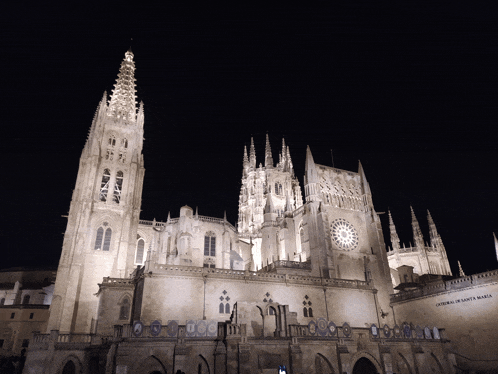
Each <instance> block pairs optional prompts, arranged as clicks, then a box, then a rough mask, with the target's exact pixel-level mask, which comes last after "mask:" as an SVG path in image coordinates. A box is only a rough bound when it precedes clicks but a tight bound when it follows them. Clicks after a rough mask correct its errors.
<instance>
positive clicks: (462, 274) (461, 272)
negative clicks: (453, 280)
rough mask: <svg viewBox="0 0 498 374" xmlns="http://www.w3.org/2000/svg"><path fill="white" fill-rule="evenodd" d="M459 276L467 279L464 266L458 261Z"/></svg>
mask: <svg viewBox="0 0 498 374" xmlns="http://www.w3.org/2000/svg"><path fill="white" fill-rule="evenodd" d="M458 275H459V276H461V277H465V273H464V272H463V269H462V265H460V261H458Z"/></svg>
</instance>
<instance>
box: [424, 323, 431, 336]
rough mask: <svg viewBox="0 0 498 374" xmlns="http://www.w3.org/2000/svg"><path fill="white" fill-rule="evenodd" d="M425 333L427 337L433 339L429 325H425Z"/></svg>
mask: <svg viewBox="0 0 498 374" xmlns="http://www.w3.org/2000/svg"><path fill="white" fill-rule="evenodd" d="M424 335H425V338H426V339H432V336H431V329H430V328H428V327H427V326H425V328H424Z"/></svg>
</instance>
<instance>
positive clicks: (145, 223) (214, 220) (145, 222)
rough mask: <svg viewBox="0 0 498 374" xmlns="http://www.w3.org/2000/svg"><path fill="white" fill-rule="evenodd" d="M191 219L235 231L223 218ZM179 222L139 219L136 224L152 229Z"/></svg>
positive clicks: (171, 219) (203, 217) (196, 217)
mask: <svg viewBox="0 0 498 374" xmlns="http://www.w3.org/2000/svg"><path fill="white" fill-rule="evenodd" d="M192 218H193V219H198V220H199V221H202V222H211V223H216V224H218V225H223V224H224V225H226V226H228V227H229V228H230V229H232V231H234V232H235V231H236V230H235V227H234V226H233V225H232V224H231V223H230V222H228V221H225V219H224V218H215V217H208V216H199V215H198V216H195V215H194V216H192ZM179 220H180V218H178V217H177V218H170V219H169V221H168V222H160V221H148V220H145V219H141V220H139V221H138V224H139V225H143V226H153V227H165V226H166V225H168V224H171V225H174V224H175V223H178V221H179Z"/></svg>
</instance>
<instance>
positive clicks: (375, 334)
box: [370, 323, 379, 338]
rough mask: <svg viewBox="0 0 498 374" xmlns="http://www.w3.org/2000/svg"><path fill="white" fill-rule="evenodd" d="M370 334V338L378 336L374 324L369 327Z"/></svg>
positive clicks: (377, 330)
mask: <svg viewBox="0 0 498 374" xmlns="http://www.w3.org/2000/svg"><path fill="white" fill-rule="evenodd" d="M370 332H371V333H372V336H373V337H375V338H376V337H378V336H379V329H378V328H377V326H376V325H375V323H374V324H373V325H372V326H370Z"/></svg>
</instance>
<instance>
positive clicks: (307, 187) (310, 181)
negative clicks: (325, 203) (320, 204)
mask: <svg viewBox="0 0 498 374" xmlns="http://www.w3.org/2000/svg"><path fill="white" fill-rule="evenodd" d="M304 192H305V195H306V202H311V201H319V200H320V197H319V196H318V173H317V171H316V165H315V161H314V160H313V155H312V154H311V149H310V146H308V147H307V148H306V165H305V172H304Z"/></svg>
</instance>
